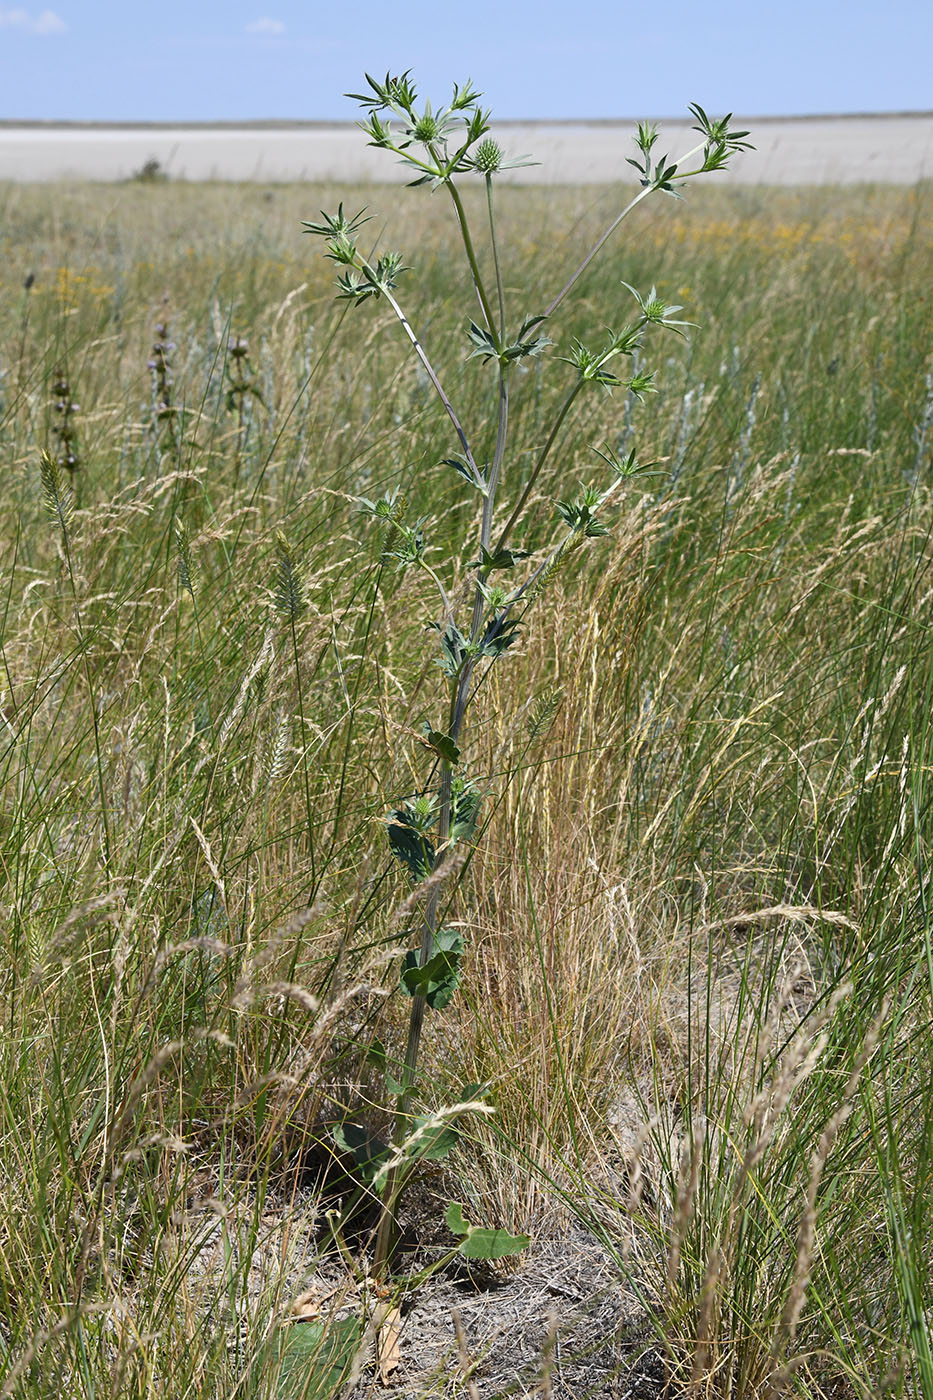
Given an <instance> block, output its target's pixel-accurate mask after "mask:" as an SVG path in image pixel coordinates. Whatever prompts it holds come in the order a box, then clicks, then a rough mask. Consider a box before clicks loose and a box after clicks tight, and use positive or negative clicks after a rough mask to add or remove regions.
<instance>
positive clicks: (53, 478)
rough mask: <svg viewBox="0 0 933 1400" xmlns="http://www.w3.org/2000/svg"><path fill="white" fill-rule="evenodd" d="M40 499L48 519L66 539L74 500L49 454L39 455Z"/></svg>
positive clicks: (55, 461)
mask: <svg viewBox="0 0 933 1400" xmlns="http://www.w3.org/2000/svg"><path fill="white" fill-rule="evenodd" d="M39 472H40V479H41V481H42V497H43V502H44V505H45V509H46V512H47V514H48V516H49V519H50V520H51V521H53V523H54V524H56V525H57V526H58V528H59V529H60V530H61V532H62V534H63V535H64V537H65V539H66V540H67V538H68V525H69V522H70V520H71V517H72V514H73V513H74V507H75V498H74V492H73V491H72V489H71V486H70V485H69V484H68V483H67V482H66V481H63V480H62V474H61V467H60V466H59V463H58V461H57V459H56V458H55V457H53V456H52V454H51V452H46V451H45V450H44V449H43V450H42V451H41V452H40V453H39Z"/></svg>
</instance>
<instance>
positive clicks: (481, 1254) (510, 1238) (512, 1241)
mask: <svg viewBox="0 0 933 1400" xmlns="http://www.w3.org/2000/svg"><path fill="white" fill-rule="evenodd" d="M444 1220H445V1222H446V1224H447V1228H448V1230H449V1231H450V1232H451V1234H453V1235H462V1236H463V1239H462V1240H461V1241H460V1245H459V1248H458V1251H457V1252H458V1253H459V1254H461V1255H462V1256H463V1258H464V1259H505V1258H506V1257H507V1256H508V1255H509V1254H518V1253H519V1252H520V1251H521V1250H523V1249H526V1248H527V1247H528V1245H530V1244H531V1236H530V1235H510V1234H509V1232H508V1230H488V1229H485V1228H483V1227H482V1226H480V1225H471V1224H470V1223H469V1221H468V1220H465V1219H464V1216H463V1206H462V1205H460V1203H459V1202H458V1201H451V1203H450V1205H449V1206H448V1207H447V1211H446V1214H445V1216H444Z"/></svg>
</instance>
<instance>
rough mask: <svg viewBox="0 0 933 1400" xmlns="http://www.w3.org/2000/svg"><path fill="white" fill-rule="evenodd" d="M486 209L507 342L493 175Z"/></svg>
mask: <svg viewBox="0 0 933 1400" xmlns="http://www.w3.org/2000/svg"><path fill="white" fill-rule="evenodd" d="M486 210H487V212H488V214H489V241H490V243H491V244H492V259H493V264H494V265H495V269H496V295H497V297H498V299H499V342H500V345H504V344H505V288H504V287H503V285H502V265H501V263H500V261H499V240H498V238H497V237H496V209H495V203H494V201H493V197H492V175H491V174H489V175H487V176H486Z"/></svg>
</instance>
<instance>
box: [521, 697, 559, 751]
mask: <svg viewBox="0 0 933 1400" xmlns="http://www.w3.org/2000/svg"><path fill="white" fill-rule="evenodd" d="M563 700H564V693H563V691H562V690H543V691H542V692H541V694H540V695H537V696H536V697H535V702H534V704H533V705H532V707H531V714H530V715H529V716H528V725H527V729H528V738H529V739H540V738H541V735H542V734H546V733H547V732H548V730H549V729H550V727H551V725H552V724H553V723H554V720H555V718H556V717H557V712H558V710H559V709H560V707H561V705H562V704H563Z"/></svg>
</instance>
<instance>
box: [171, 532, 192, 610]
mask: <svg viewBox="0 0 933 1400" xmlns="http://www.w3.org/2000/svg"><path fill="white" fill-rule="evenodd" d="M175 550H176V556H175V557H176V564H177V567H178V581H179V583H180V584H181V586H182V588H183V589H184V590H185V592H186V593H188V594H190V596H191V598H192V599H193V598H194V581H195V563H194V560H193V559H192V557H191V541H190V539H189V537H188V527H187V525H186V524H185V522H184V521H183V520H181V519H176V521H175Z"/></svg>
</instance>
